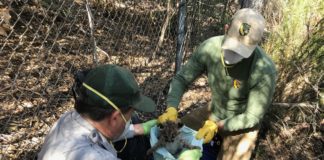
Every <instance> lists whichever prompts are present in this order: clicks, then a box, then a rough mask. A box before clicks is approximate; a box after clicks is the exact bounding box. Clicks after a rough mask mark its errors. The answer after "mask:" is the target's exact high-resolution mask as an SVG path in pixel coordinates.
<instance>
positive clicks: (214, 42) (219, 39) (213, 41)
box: [201, 35, 224, 47]
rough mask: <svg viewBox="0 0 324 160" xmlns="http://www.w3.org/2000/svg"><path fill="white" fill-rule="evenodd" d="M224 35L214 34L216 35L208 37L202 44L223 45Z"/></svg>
mask: <svg viewBox="0 0 324 160" xmlns="http://www.w3.org/2000/svg"><path fill="white" fill-rule="evenodd" d="M223 39H224V36H223V35H221V36H214V37H210V38H208V39H206V40H205V41H203V42H202V43H201V45H204V46H219V47H220V46H221V44H222V42H223Z"/></svg>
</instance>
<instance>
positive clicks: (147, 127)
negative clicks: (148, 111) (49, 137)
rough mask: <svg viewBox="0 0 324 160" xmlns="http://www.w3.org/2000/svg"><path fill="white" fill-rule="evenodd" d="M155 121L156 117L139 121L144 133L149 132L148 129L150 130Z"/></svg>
mask: <svg viewBox="0 0 324 160" xmlns="http://www.w3.org/2000/svg"><path fill="white" fill-rule="evenodd" d="M156 123H157V120H156V119H152V120H149V121H146V122H144V123H141V125H142V127H143V130H144V135H147V134H149V133H150V131H151V128H152V127H153V126H155V125H156Z"/></svg>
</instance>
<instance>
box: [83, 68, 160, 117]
mask: <svg viewBox="0 0 324 160" xmlns="http://www.w3.org/2000/svg"><path fill="white" fill-rule="evenodd" d="M83 83H85V84H86V85H87V86H90V87H91V88H93V89H95V90H96V91H97V92H99V94H101V95H103V96H105V97H106V98H107V99H108V100H110V101H111V102H113V103H114V104H115V105H116V106H117V107H118V108H122V107H132V108H134V109H135V110H137V111H142V112H153V111H155V110H156V104H155V103H154V101H153V100H152V99H150V98H148V97H146V96H144V95H142V94H141V92H140V88H139V86H138V84H137V82H136V80H135V78H134V76H133V74H132V73H131V72H130V71H129V70H127V69H126V68H123V67H120V66H117V65H111V64H108V65H102V66H99V67H96V68H94V69H92V70H90V71H89V73H88V74H87V75H86V77H85V80H84V82H83ZM85 94H86V96H85V97H84V98H85V99H84V101H85V102H86V103H87V104H90V105H97V106H99V107H101V106H102V107H107V106H108V102H107V101H106V100H104V99H103V98H102V97H100V96H99V95H98V94H97V93H94V92H93V91H91V90H89V89H86V92H85Z"/></svg>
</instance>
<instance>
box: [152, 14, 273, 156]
mask: <svg viewBox="0 0 324 160" xmlns="http://www.w3.org/2000/svg"><path fill="white" fill-rule="evenodd" d="M264 29H265V20H264V18H263V17H262V16H261V15H260V14H259V13H257V12H256V11H254V10H252V9H247V8H245V9H241V10H238V11H237V12H236V13H235V14H234V16H233V18H232V21H231V24H230V25H229V28H228V30H227V29H225V30H226V33H225V35H224V36H216V37H212V38H209V39H207V40H206V41H204V42H203V43H202V44H200V46H199V47H198V49H197V50H195V52H194V53H193V55H192V56H191V57H190V59H189V61H188V62H187V63H186V64H185V65H184V66H183V67H182V68H181V70H180V71H179V72H178V73H177V74H176V75H175V77H174V78H173V80H172V82H171V85H170V90H169V93H168V98H167V105H168V108H167V110H166V111H165V113H163V114H162V115H161V116H160V117H159V118H158V122H159V123H163V122H165V121H166V120H175V119H176V118H177V106H178V105H179V103H180V100H181V97H182V95H183V94H184V92H185V91H186V89H187V88H188V86H189V85H190V84H191V83H192V82H193V81H194V80H195V79H196V78H197V77H198V76H200V75H202V74H203V73H206V74H207V76H208V84H209V86H210V88H211V92H212V101H211V104H210V107H204V108H201V109H198V110H196V111H195V112H193V113H191V114H188V115H186V116H185V117H184V118H183V119H182V120H183V122H184V123H185V124H186V125H188V126H189V127H192V128H194V129H199V128H200V129H199V130H198V133H197V135H196V138H197V139H204V142H205V143H208V142H210V141H211V140H212V139H213V137H214V135H215V133H217V132H219V133H220V135H221V137H222V138H223V143H222V146H221V150H220V152H219V154H218V159H223V160H236V159H240V160H242V159H249V158H250V157H251V153H252V151H253V149H254V147H255V142H256V139H257V133H258V129H259V125H260V123H261V120H262V118H263V116H264V114H265V113H266V111H267V109H268V108H269V106H270V103H271V101H272V96H273V94H274V90H275V84H276V77H277V72H276V69H275V65H274V63H273V62H272V60H271V59H270V58H269V57H268V56H267V55H266V53H265V52H264V51H263V50H262V48H261V47H260V46H258V44H259V43H260V42H261V39H262V36H263V32H264Z"/></svg>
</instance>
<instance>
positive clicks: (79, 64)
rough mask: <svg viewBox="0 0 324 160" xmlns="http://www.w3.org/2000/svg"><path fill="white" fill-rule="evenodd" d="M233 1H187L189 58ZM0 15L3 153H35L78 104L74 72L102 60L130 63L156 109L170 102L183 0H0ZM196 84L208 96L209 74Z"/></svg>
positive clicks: (21, 155)
mask: <svg viewBox="0 0 324 160" xmlns="http://www.w3.org/2000/svg"><path fill="white" fill-rule="evenodd" d="M87 2H89V3H88V7H89V10H88V11H87V8H86V5H87ZM227 5H228V2H227V1H223V0H217V1H215V0H212V1H209V0H188V1H186V8H187V13H186V14H187V22H186V28H187V30H186V31H187V32H186V39H185V55H184V57H188V55H190V53H191V52H192V50H193V48H194V47H195V46H197V45H198V43H200V42H201V41H202V40H204V39H206V38H208V37H211V36H215V35H217V34H221V32H222V28H220V27H219V26H220V24H222V23H223V21H224V19H225V18H224V17H226V15H225V14H224V13H225V11H226V7H225V6H227ZM89 13H91V14H89ZM88 15H92V16H90V17H91V19H92V21H93V27H91V26H90V25H89V19H88ZM0 18H1V19H0V56H1V58H0V67H1V70H0V95H1V96H0V106H1V109H0V125H1V127H0V142H1V145H0V159H35V158H36V156H37V152H38V151H39V149H40V146H41V144H42V142H43V141H44V138H45V136H46V134H47V133H48V131H49V129H50V127H51V126H52V125H53V124H54V122H55V121H56V120H57V119H58V118H59V117H60V115H61V114H62V113H64V112H66V111H68V110H70V109H71V108H73V98H72V96H71V93H70V86H71V85H72V83H73V73H74V72H75V71H76V70H79V69H84V68H90V67H93V66H95V65H96V62H97V63H98V64H106V63H111V64H118V65H121V66H124V67H126V68H129V69H130V70H131V71H132V72H133V73H134V75H135V77H136V79H137V80H138V83H139V84H140V86H141V87H142V90H143V92H144V94H146V95H149V96H150V97H152V98H153V99H154V100H155V101H156V102H157V104H158V106H159V109H158V112H160V111H161V110H163V107H165V104H164V103H165V96H166V93H167V90H168V83H169V81H170V80H171V78H172V76H173V73H174V61H175V52H176V37H177V27H178V24H177V22H178V1H174V0H156V1H153V0H135V1H133V0H88V1H85V0H56V1H51V0H15V1H9V0H2V1H1V2H0ZM91 29H92V31H93V34H92V33H91ZM94 40H95V42H96V43H94ZM94 51H96V54H94ZM197 83H198V85H196V87H195V86H194V88H195V90H193V92H196V93H197V94H198V95H197V96H198V97H200V98H195V100H196V101H197V100H201V101H203V102H204V103H205V102H206V101H207V100H206V99H208V97H209V96H206V94H205V92H206V90H207V89H206V85H205V84H206V81H205V80H202V82H199V81H198V82H197ZM201 83H203V85H202V84H201ZM197 86H198V87H197ZM186 98H187V99H190V97H188V96H187V97H186V96H184V99H186ZM185 102H186V101H185ZM190 102H191V103H193V101H190ZM183 105H184V104H183ZM186 105H187V106H188V105H190V104H186ZM150 116H152V115H150ZM153 116H154V115H153ZM144 118H145V116H144Z"/></svg>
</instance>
